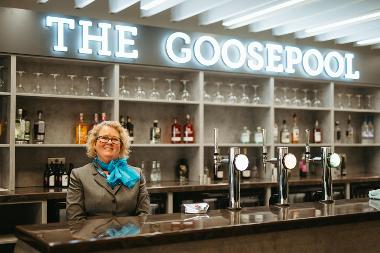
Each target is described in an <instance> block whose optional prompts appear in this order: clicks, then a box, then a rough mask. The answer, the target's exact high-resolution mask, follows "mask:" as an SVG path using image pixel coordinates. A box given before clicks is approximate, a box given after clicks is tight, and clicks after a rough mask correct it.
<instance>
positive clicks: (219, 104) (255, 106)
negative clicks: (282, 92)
mask: <svg viewBox="0 0 380 253" xmlns="http://www.w3.org/2000/svg"><path fill="white" fill-rule="evenodd" d="M204 105H205V106H225V107H249V108H270V105H266V104H258V105H254V104H239V103H236V104H227V103H214V102H204Z"/></svg>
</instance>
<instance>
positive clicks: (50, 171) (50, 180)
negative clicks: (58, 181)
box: [48, 162, 55, 187]
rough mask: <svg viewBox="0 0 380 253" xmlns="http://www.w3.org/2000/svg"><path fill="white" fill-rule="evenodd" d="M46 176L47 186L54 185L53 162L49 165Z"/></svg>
mask: <svg viewBox="0 0 380 253" xmlns="http://www.w3.org/2000/svg"><path fill="white" fill-rule="evenodd" d="M48 178H49V184H48V186H49V187H55V174H54V164H53V162H51V163H50V165H49V172H48Z"/></svg>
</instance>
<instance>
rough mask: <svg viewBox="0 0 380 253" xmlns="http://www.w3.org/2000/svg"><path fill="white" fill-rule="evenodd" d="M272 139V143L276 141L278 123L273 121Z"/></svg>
mask: <svg viewBox="0 0 380 253" xmlns="http://www.w3.org/2000/svg"><path fill="white" fill-rule="evenodd" d="M273 141H274V143H278V125H277V123H276V122H274V127H273Z"/></svg>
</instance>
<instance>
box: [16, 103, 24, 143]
mask: <svg viewBox="0 0 380 253" xmlns="http://www.w3.org/2000/svg"><path fill="white" fill-rule="evenodd" d="M22 112H23V110H22V109H21V108H20V109H17V115H16V121H15V142H16V144H23V143H24V136H25V121H24V119H23V118H22Z"/></svg>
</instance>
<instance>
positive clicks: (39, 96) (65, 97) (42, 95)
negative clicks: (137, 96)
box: [16, 93, 115, 101]
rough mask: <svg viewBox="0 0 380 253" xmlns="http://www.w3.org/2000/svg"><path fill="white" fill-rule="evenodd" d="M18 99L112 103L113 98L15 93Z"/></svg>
mask: <svg viewBox="0 0 380 253" xmlns="http://www.w3.org/2000/svg"><path fill="white" fill-rule="evenodd" d="M16 96H18V97H35V98H58V99H78V100H102V101H104V100H107V101H113V100H114V99H115V98H114V97H99V96H73V95H55V94H37V93H17V94H16Z"/></svg>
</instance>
